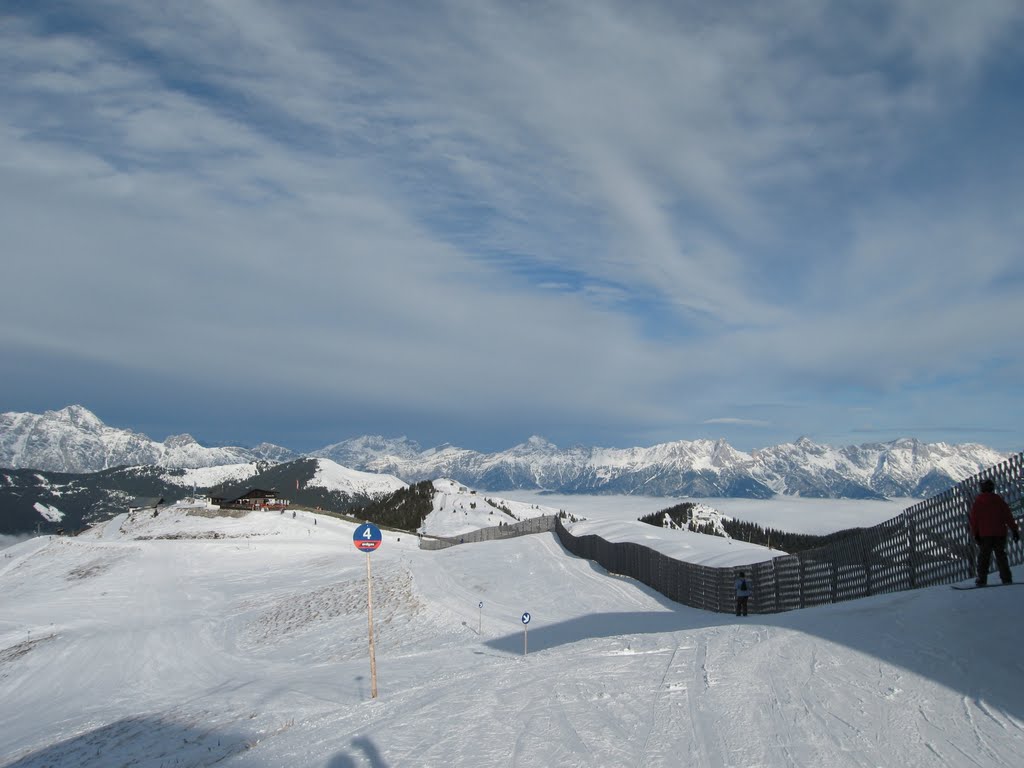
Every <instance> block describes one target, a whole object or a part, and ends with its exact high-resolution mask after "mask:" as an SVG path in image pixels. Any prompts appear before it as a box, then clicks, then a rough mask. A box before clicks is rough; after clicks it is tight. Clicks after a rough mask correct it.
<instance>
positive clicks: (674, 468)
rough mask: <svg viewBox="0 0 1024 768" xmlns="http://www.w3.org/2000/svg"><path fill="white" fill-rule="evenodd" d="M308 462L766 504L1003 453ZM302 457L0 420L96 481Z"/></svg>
mask: <svg viewBox="0 0 1024 768" xmlns="http://www.w3.org/2000/svg"><path fill="white" fill-rule="evenodd" d="M306 456H308V457H315V458H325V459H330V460H331V461H333V462H335V463H337V464H339V465H341V466H343V467H347V468H350V469H353V470H359V471H364V472H373V473H378V474H387V475H393V476H394V477H396V478H399V479H401V480H403V481H405V482H406V483H415V482H419V481H421V480H434V479H438V478H451V479H453V480H457V481H458V482H461V483H465V484H466V485H468V486H471V487H474V488H478V489H480V490H484V491H502V490H515V489H523V490H527V489H528V490H538V489H540V490H547V491H551V492H556V493H591V494H635V495H646V496H691V497H720V496H733V497H748V498H768V497H771V496H773V495H776V494H784V495H799V496H808V497H814V498H883V497H893V496H897V497H902V496H907V497H924V496H928V495H931V494H934V493H937V492H940V491H942V490H945V489H946V488H948V487H950V486H951V485H954V484H956V483H957V482H959V481H961V480H963V479H964V478H966V477H969V476H971V475H973V474H976V473H978V472H979V471H981V470H983V469H985V468H986V467H989V466H992V465H994V464H998V463H999V462H1001V461H1003V460H1004V459H1005V458H1006V457H1007V456H1008V454H1004V453H1000V452H999V451H995V450H993V449H991V448H988V447H986V446H983V445H977V444H961V445H952V444H948V443H922V442H920V441H918V440H915V439H913V438H904V439H900V440H894V441H891V442H885V443H867V444H864V445H859V446H847V447H843V448H835V447H832V446H828V445H821V444H819V443H815V442H814V441H812V440H810V439H808V438H801V439H799V440H797V441H796V442H794V443H784V444H781V445H775V446H770V447H767V448H763V449H761V450H757V451H752V452H750V453H745V452H742V451H738V450H736V449H735V448H733V447H732V446H730V445H729V444H728V443H726V442H725V441H724V440H717V441H715V440H693V441H685V440H680V441H676V442H671V443H662V444H659V445H654V446H650V447H646V448H643V447H635V448H623V449H619V448H596V447H584V446H574V447H571V448H567V449H561V448H559V447H558V446H556V445H554V444H553V443H551V442H549V441H547V440H545V439H544V438H542V437H536V436H535V437H531V438H530V439H529V440H527V441H526V442H525V443H522V444H520V445H517V446H514V447H513V448H510V449H508V450H506V451H500V452H496V453H480V452H477V451H473V450H470V449H466V448H458V447H455V446H450V445H444V446H439V447H436V448H428V449H423V448H421V447H420V446H419V445H418V444H417V443H415V442H413V441H411V440H408V439H407V438H404V437H402V438H395V439H392V438H385V437H381V436H363V437H358V438H354V439H350V440H345V441H342V442H339V443H335V444H333V445H329V446H327V447H325V448H322V449H320V450H317V451H313V452H312V453H309V454H306ZM299 458H302V456H301V455H300V454H296V453H294V452H292V451H290V450H288V449H287V448H282V447H280V446H276V445H272V444H269V443H264V444H262V445H260V446H257V447H256V448H233V447H216V448H207V447H204V446H201V445H200V444H199V443H197V442H196V441H195V440H194V439H193V438H191V437H190V436H188V435H179V436H175V437H170V438H167V439H166V440H164V441H163V442H157V441H155V440H152V439H150V438H148V437H146V436H145V435H141V434H138V433H135V432H132V431H130V430H121V429H116V428H114V427H109V426H107V425H105V424H104V423H103V422H102V421H101V420H100V419H99V418H97V417H96V416H95V415H94V414H93V413H91V412H90V411H89V410H88V409H86V408H84V407H82V406H80V405H75V406H69V407H67V408H64V409H62V410H60V411H47V412H46V413H44V414H41V415H36V414H24V413H4V414H0V466H2V467H10V468H12V469H28V468H31V469H38V470H46V471H51V472H67V473H83V472H96V471H100V470H104V469H110V468H112V467H116V466H124V465H132V466H136V465H138V466H149V465H152V466H159V467H165V468H199V467H216V466H222V465H229V464H246V463H252V462H257V461H265V462H271V463H284V462H290V461H294V460H296V459H299Z"/></svg>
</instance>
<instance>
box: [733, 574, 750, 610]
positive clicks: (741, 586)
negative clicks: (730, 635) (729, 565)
mask: <svg viewBox="0 0 1024 768" xmlns="http://www.w3.org/2000/svg"><path fill="white" fill-rule="evenodd" d="M749 599H750V582H749V581H747V577H746V574H744V573H743V571H740V573H739V576H738V577H737V579H736V615H737V616H746V615H747V601H748V600H749Z"/></svg>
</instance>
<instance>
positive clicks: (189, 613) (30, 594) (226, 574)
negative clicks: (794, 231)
mask: <svg viewBox="0 0 1024 768" xmlns="http://www.w3.org/2000/svg"><path fill="white" fill-rule="evenodd" d="M110 525H111V526H116V527H112V528H111V529H110V530H109V531H108V530H105V529H104V528H103V527H100V528H98V529H95V530H94V531H92V532H90V533H88V534H86V535H83V536H80V537H78V538H74V539H63V538H43V539H33V540H30V541H27V542H22V543H19V544H17V545H15V546H13V547H10V548H8V549H5V550H3V553H2V554H3V557H2V558H0V722H2V723H3V727H2V728H0V766H18V768H27V767H29V766H33V767H39V768H41V767H42V766H62V768H63V767H78V766H97V767H99V766H103V767H104V768H109V767H110V766H146V767H149V766H151V767H152V768H157V767H158V766H172V765H173V766H213V765H216V766H266V767H267V768H270V767H271V766H273V767H274V768H279V767H280V766H322V767H324V768H353V767H354V766H369V767H371V768H382V767H384V766H388V767H393V768H399V767H401V768H404V767H406V766H516V767H526V766H538V767H539V766H588V767H589V766H645V767H646V766H681V765H686V766H696V767H702V766H703V767H707V768H711V767H719V766H723V767H724V766H745V767H747V768H753V767H754V766H759V767H760V768H781V767H783V766H830V767H831V766H836V767H838V766H851V767H852V766H857V767H861V766H901V768H911V767H913V766H922V767H923V766H928V767H929V768H930V767H931V766H1019V765H1020V764H1021V755H1024V691H1022V686H1021V685H1020V681H1021V679H1022V673H1024V664H1022V662H1021V660H1020V658H1019V651H1018V645H1019V641H1020V638H1021V637H1022V636H1024V618H1022V614H1021V608H1022V607H1024V589H1020V590H1018V589H1005V590H1004V589H995V590H988V591H978V592H955V591H953V590H950V589H949V588H947V587H938V588H933V589H925V590H920V591H916V592H908V593H900V594H895V595H887V596H880V597H874V598H869V599H865V600H860V601H854V602H849V603H844V604H840V605H835V606H827V607H823V608H816V609H808V610H805V611H796V612H792V613H788V614H780V615H772V616H750V617H748V618H745V619H742V620H741V619H737V618H735V617H733V616H730V615H717V614H711V613H705V612H702V611H699V610H695V609H691V608H686V607H683V606H679V605H676V604H674V603H671V602H669V601H667V600H665V599H664V598H662V597H661V596H659V595H657V594H656V593H653V592H652V591H650V590H649V589H647V588H645V587H643V586H642V585H639V584H638V583H636V582H634V581H632V580H630V579H626V578H621V577H616V576H610V575H608V574H607V573H606V572H605V571H603V569H601V568H600V567H598V566H596V565H594V564H592V563H590V562H588V561H586V560H582V559H578V558H575V557H572V556H571V555H569V554H567V553H566V552H565V551H564V550H563V549H562V548H561V546H560V545H559V544H558V542H557V540H556V538H555V537H554V536H553V535H551V534H542V535H534V536H526V537H522V538H519V539H513V540H504V541H494V542H485V543H480V544H470V545H465V546H459V547H453V548H450V549H446V550H442V551H437V552H427V551H420V550H419V549H417V547H416V538H415V536H408V535H398V534H395V533H392V532H385V535H384V542H383V544H382V546H381V548H380V549H379V550H378V551H376V552H374V553H373V554H370V555H366V554H362V553H360V552H358V551H356V550H355V548H354V547H353V545H352V533H353V530H354V526H353V525H351V524H348V523H345V522H342V521H338V520H335V519H332V518H328V517H314V516H312V515H309V514H306V513H301V512H300V513H299V514H298V516H297V517H296V518H295V519H292V518H291V516H290V515H289V514H285V515H279V514H276V513H272V512H254V513H251V514H249V515H247V516H246V517H243V518H239V519H229V518H215V519H206V518H201V517H191V516H186V515H185V514H184V513H183V512H180V511H178V512H168V513H161V515H160V516H159V517H157V518H152V517H149V518H145V517H134V518H128V519H125V518H121V519H118V520H117V521H116V522H112V523H111V524H110ZM689 535H690V536H693V535H695V534H689ZM367 558H369V559H370V565H371V566H372V577H373V608H374V622H375V628H376V667H377V677H378V688H379V695H378V697H377V698H376V699H371V697H370V687H371V686H370V667H369V659H368V648H367V639H368V638H367V616H366V562H367ZM1017 575H1018V578H1022V579H1024V572H1018V574H1017ZM481 602H482V603H483V608H482V609H481V608H480V607H479V605H480V603H481ZM524 611H529V612H530V614H531V615H532V621H531V623H530V624H529V627H528V630H529V634H528V635H527V636H526V637H525V638H524V631H523V625H522V623H521V621H520V617H521V615H522V614H523V612H524ZM524 640H525V641H526V643H527V650H528V653H527V654H526V655H524Z"/></svg>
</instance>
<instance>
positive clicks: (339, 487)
mask: <svg viewBox="0 0 1024 768" xmlns="http://www.w3.org/2000/svg"><path fill="white" fill-rule="evenodd" d="M316 462H317V467H316V471H315V472H314V473H313V478H312V479H311V480H309V481H308V482H307V485H311V486H315V487H317V488H324V489H326V490H328V491H336V492H338V493H344V494H348V495H350V496H357V495H359V496H377V495H379V494H382V493H391V492H392V491H397V490H398V489H400V488H405V487H406V484H405V483H404V482H402V481H401V480H399V479H398V478H397V477H392V476H391V475H383V474H378V473H375V472H360V471H358V470H355V469H349V468H348V467H343V466H341V465H340V464H337V463H335V462H333V461H331V460H330V459H317V460H316Z"/></svg>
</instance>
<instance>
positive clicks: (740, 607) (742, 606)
mask: <svg viewBox="0 0 1024 768" xmlns="http://www.w3.org/2000/svg"><path fill="white" fill-rule="evenodd" d="M1004 557H1005V555H1004ZM749 599H750V598H749V597H737V598H736V615H737V616H746V615H747V600H749Z"/></svg>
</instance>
